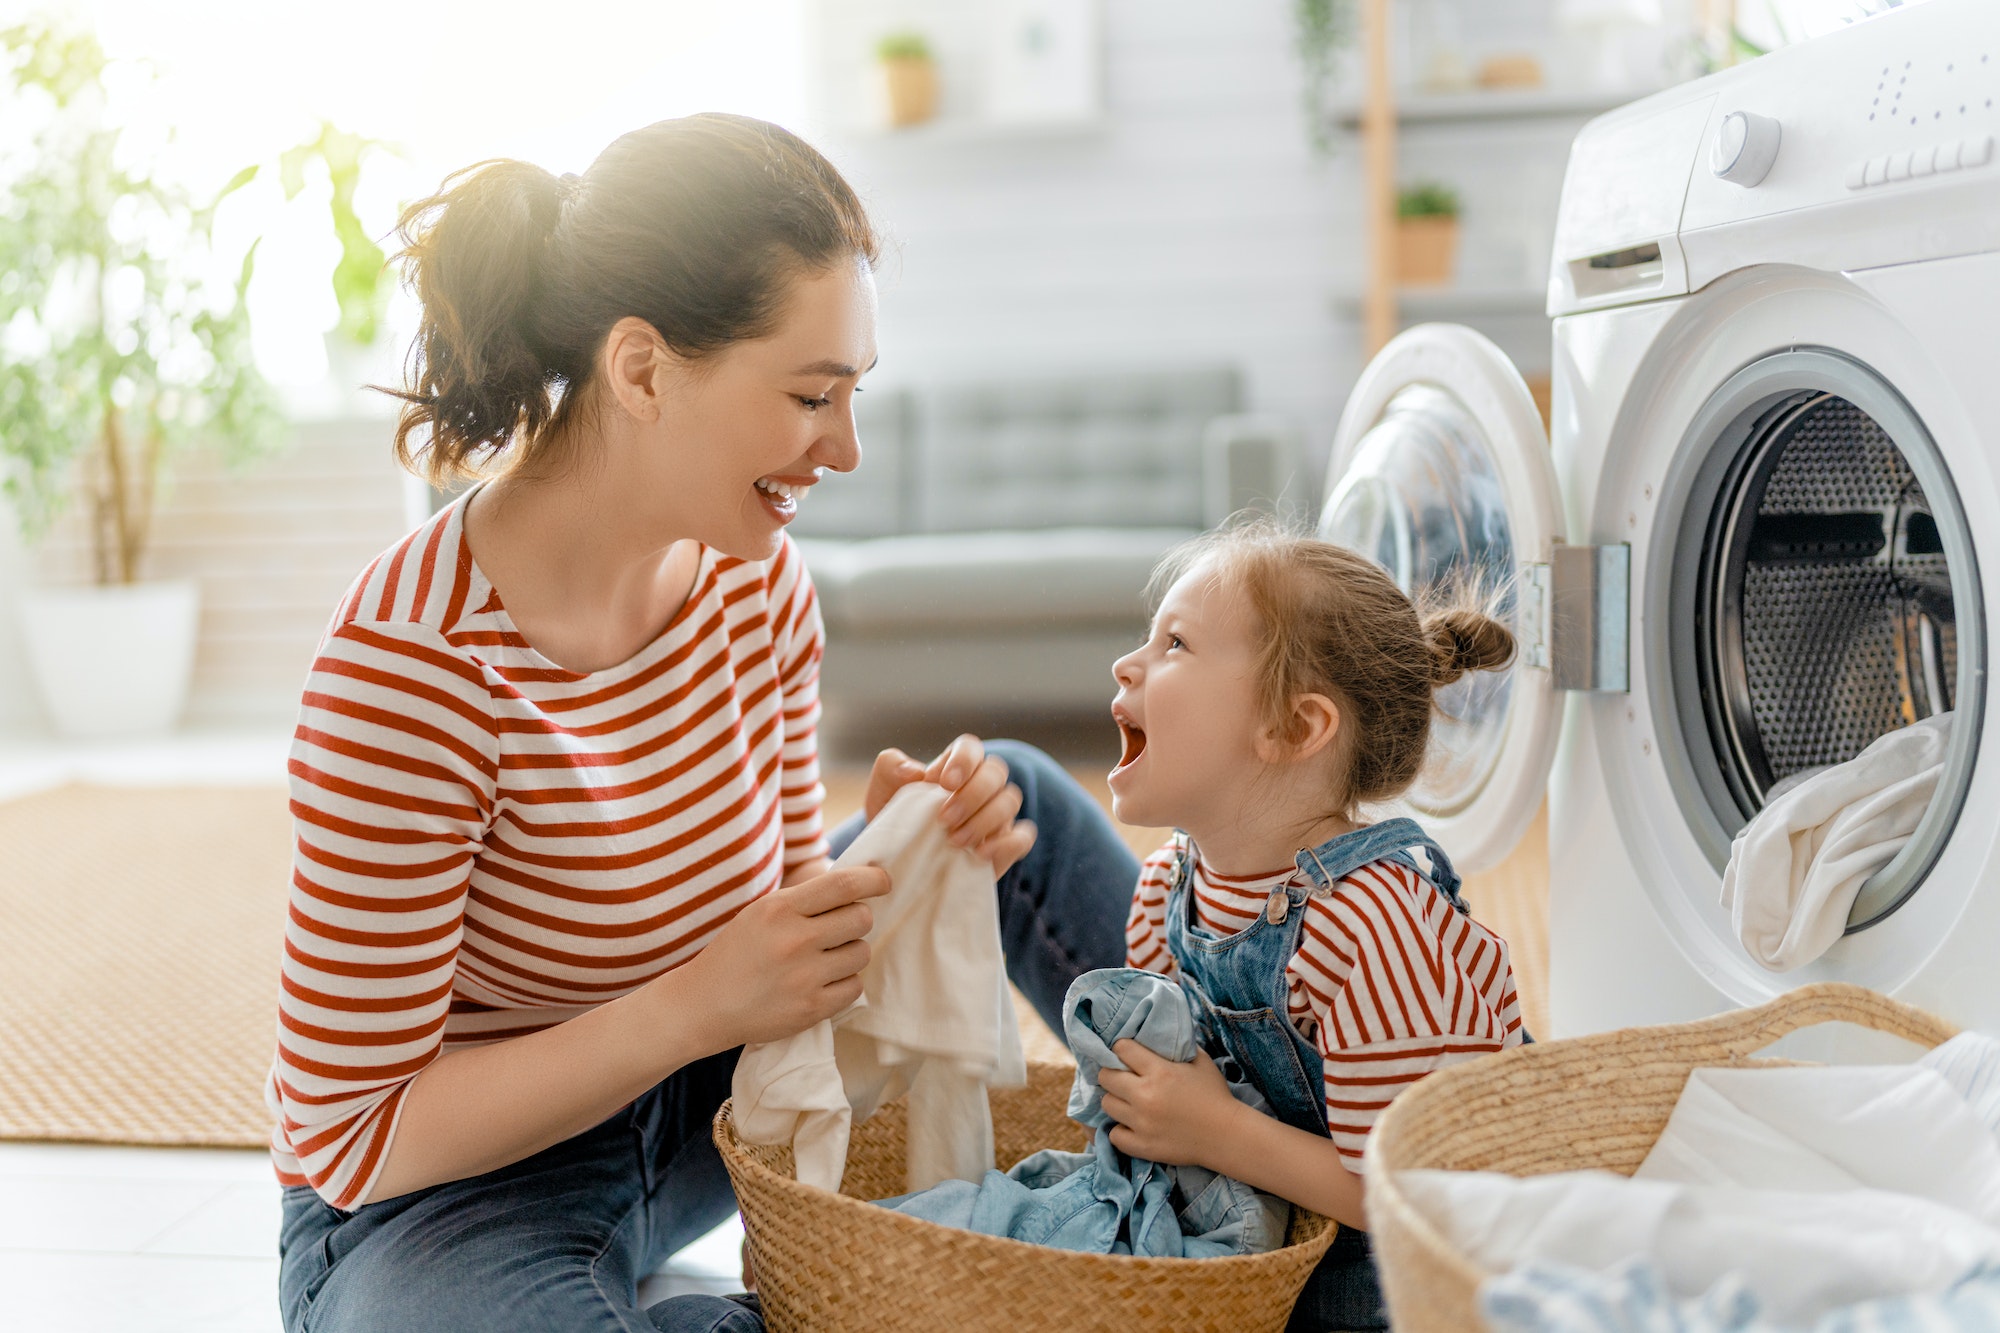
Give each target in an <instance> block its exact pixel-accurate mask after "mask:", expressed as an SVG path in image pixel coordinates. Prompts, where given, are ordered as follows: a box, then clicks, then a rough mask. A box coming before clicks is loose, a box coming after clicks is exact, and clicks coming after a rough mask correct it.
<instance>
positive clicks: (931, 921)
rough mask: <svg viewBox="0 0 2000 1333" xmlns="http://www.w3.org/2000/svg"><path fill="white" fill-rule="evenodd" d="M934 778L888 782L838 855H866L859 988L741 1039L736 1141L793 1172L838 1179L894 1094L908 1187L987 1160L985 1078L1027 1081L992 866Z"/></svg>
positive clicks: (983, 1166)
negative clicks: (798, 1020) (832, 1009)
mask: <svg viewBox="0 0 2000 1333" xmlns="http://www.w3.org/2000/svg"><path fill="white" fill-rule="evenodd" d="M947 795H948V794H947V793H946V792H945V791H944V790H943V789H942V788H940V787H937V786H934V785H932V784H930V783H927V782H918V783H912V784H910V785H909V786H907V787H905V788H903V789H902V790H901V791H899V792H897V793H896V795H895V797H894V798H893V799H891V800H890V802H889V804H888V805H887V806H886V807H885V808H884V809H883V810H882V812H881V813H880V814H878V815H877V816H876V817H875V819H874V821H873V822H872V823H870V824H869V825H868V827H867V828H865V829H863V830H862V831H861V836H860V837H858V838H856V839H855V840H854V844H853V846H851V847H849V848H848V849H847V851H846V852H845V853H843V854H842V855H841V858H840V860H839V862H838V864H840V865H844V866H845V865H869V864H873V865H880V866H882V867H884V868H885V869H887V870H888V872H889V877H890V879H891V881H892V887H891V889H890V891H889V893H888V895H887V896H886V897H882V898H876V899H873V900H871V904H870V905H871V906H872V908H873V909H874V914H875V927H874V929H873V930H871V931H869V932H868V937H867V938H868V943H869V947H870V949H871V953H870V955H869V959H868V966H867V967H865V968H864V969H862V973H861V986H862V994H861V998H860V999H859V1000H857V1001H855V1002H854V1004H852V1005H851V1006H849V1007H848V1008H847V1009H845V1010H843V1011H842V1012H841V1013H839V1014H836V1015H835V1016H834V1017H833V1018H831V1019H828V1020H826V1021H824V1022H821V1023H818V1024H815V1025H814V1026H813V1027H810V1028H807V1029H806V1030H805V1031H804V1032H801V1033H799V1034H798V1035H797V1036H796V1037H791V1038H788V1039H787V1040H785V1041H773V1042H763V1043H760V1044H757V1045H752V1046H746V1047H745V1048H744V1050H743V1055H742V1057H741V1058H740V1059H739V1060H738V1061H737V1064H736V1077H735V1080H734V1083H733V1086H732V1088H731V1095H732V1096H733V1098H734V1099H735V1118H736V1132H737V1133H738V1134H740V1135H741V1136H742V1137H743V1139H744V1141H745V1142H747V1143H789V1144H791V1145H792V1156H793V1161H794V1162H795V1164H796V1175H797V1177H798V1179H799V1180H801V1181H804V1182H805V1183H807V1184H809V1185H817V1186H819V1187H820V1188H821V1189H828V1190H832V1189H838V1188H839V1187H840V1178H841V1175H842V1174H843V1172H844V1171H845V1169H846V1166H847V1140H848V1134H849V1131H850V1128H851V1126H852V1125H853V1123H854V1122H855V1121H859V1120H866V1119H867V1118H868V1117H869V1116H871V1115H873V1114H875V1109H876V1107H878V1106H879V1105H881V1103H882V1102H884V1101H887V1100H888V1099H890V1098H892V1097H897V1096H900V1095H902V1094H903V1093H904V1092H908V1093H909V1095H910V1102H909V1137H908V1142H907V1149H906V1151H907V1159H906V1167H907V1171H908V1182H909V1188H910V1189H912V1190H919V1189H928V1188H929V1187H930V1186H932V1185H935V1184H937V1183H938V1182H939V1181H941V1180H952V1179H956V1180H978V1179H979V1178H980V1177H982V1176H983V1175H985V1174H986V1172H987V1171H988V1170H989V1169H990V1168H991V1167H992V1166H993V1117H992V1113H991V1111H990V1110H989V1109H988V1107H987V1102H986V1089H987V1087H988V1086H989V1085H997V1086H1002V1087H1019V1086H1020V1085H1021V1084H1023V1083H1025V1082H1026V1081H1027V1069H1026V1066H1025V1064H1024V1063H1023V1061H1022V1057H1021V1034H1020V1030H1019V1029H1018V1027H1016V1025H1015V1018H1014V1004H1013V998H1012V995H1011V993H1010V992H1009V990H1008V987H1007V971H1006V966H1005V962H1004V960H1003V958H1002V956H1001V953H1000V917H999V910H1000V909H999V901H998V899H997V897H996V896H995V894H994V887H993V868H992V867H991V866H990V865H988V864H987V863H986V862H985V861H983V860H981V859H980V858H979V857H977V856H975V855H973V854H972V853H971V852H968V851H965V850H963V849H962V848H958V847H954V846H952V845H951V843H950V841H949V840H948V839H947V838H946V836H945V832H944V827H943V825H942V824H940V823H939V821H938V817H937V815H938V809H939V807H940V806H942V805H943V804H944V802H945V800H946V798H947Z"/></svg>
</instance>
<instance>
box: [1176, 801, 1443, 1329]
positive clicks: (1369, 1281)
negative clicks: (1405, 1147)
mask: <svg viewBox="0 0 2000 1333" xmlns="http://www.w3.org/2000/svg"><path fill="white" fill-rule="evenodd" d="M1412 847H1421V848H1422V849H1423V850H1424V851H1425V852H1426V853H1427V855H1428V856H1429V858H1430V863H1431V869H1430V873H1429V874H1428V875H1427V876H1426V878H1427V879H1429V880H1430V882H1431V883H1432V884H1435V885H1436V886H1437V888H1438V891H1439V892H1441V893H1443V894H1444V896H1445V897H1446V898H1447V899H1448V900H1450V902H1451V905H1452V906H1453V907H1455V908H1457V909H1458V910H1459V911H1460V912H1461V913H1464V912H1466V910H1467V909H1466V906H1465V900H1464V899H1462V898H1460V897H1459V893H1458V884H1459V880H1458V875H1457V873H1456V872H1454V871H1453V870H1452V868H1451V862H1450V860H1448V859H1447V858H1446V856H1445V854H1444V851H1443V849H1442V848H1440V847H1439V846H1438V845H1437V844H1436V843H1435V842H1432V841H1431V839H1430V837H1429V835H1428V834H1426V833H1425V832H1424V831H1423V829H1421V828H1419V827H1418V826H1417V824H1416V822H1415V821H1414V820H1409V819H1390V820H1384V821H1383V822H1382V823H1380V824H1374V825H1371V826H1370V827H1368V828H1364V829H1356V830H1355V831H1354V832H1352V833H1343V834H1341V835H1340V836H1339V837H1337V838H1331V839H1328V840H1327V841H1326V842H1323V843H1321V844H1320V845H1319V846H1317V847H1311V848H1307V849H1305V850H1303V851H1301V852H1300V853H1299V854H1298V858H1297V862H1298V868H1299V872H1300V878H1302V879H1303V880H1304V881H1305V882H1304V883H1293V884H1288V885H1285V886H1283V887H1281V888H1278V889H1274V890H1272V893H1271V897H1270V899H1269V901H1268V902H1267V903H1266V905H1265V909H1264V912H1263V913H1262V914H1261V915H1260V916H1258V918H1257V919H1256V920H1255V921H1253V922H1251V923H1250V924H1249V925H1248V926H1245V927H1244V928H1243V929H1242V930H1239V931H1237V932H1236V933H1235V934H1233V935H1228V936H1216V935H1214V934H1211V933H1210V932H1209V931H1208V930H1206V929H1205V928H1203V927H1201V926H1199V925H1197V924H1196V923H1195V920H1194V895H1193V894H1192V893H1191V892H1190V891H1189V886H1188V856H1187V851H1186V849H1185V848H1183V849H1182V850H1181V852H1180V854H1179V857H1178V858H1177V860H1176V862H1175V865H1174V869H1173V878H1172V881H1171V883H1170V886H1169V889H1168V893H1167V948H1168V950H1169V951H1170V952H1171V953H1172V954H1173V956H1174V962H1175V963H1176V965H1178V967H1179V968H1180V976H1181V986H1182V989H1183V990H1185V991H1186V992H1187V996H1188V1002H1189V1004H1190V1005H1191V1006H1192V1007H1193V1010H1194V1013H1195V1021H1196V1026H1197V1029H1198V1032H1199V1036H1200V1040H1201V1043H1202V1046H1203V1048H1204V1049H1206V1050H1207V1051H1208V1053H1209V1056H1210V1057H1211V1058H1212V1059H1214V1060H1215V1062H1216V1063H1217V1064H1218V1065H1221V1066H1222V1067H1223V1071H1224V1073H1225V1074H1227V1075H1228V1076H1229V1077H1231V1078H1241V1079H1243V1080H1245V1081H1247V1082H1249V1083H1252V1084H1254V1085H1255V1086H1256V1087H1257V1089H1258V1090H1259V1091H1260V1092H1262V1093H1263V1094H1264V1096H1265V1098H1266V1099H1267V1100H1269V1102H1270V1103H1271V1110H1272V1113H1273V1114H1275V1115H1276V1116H1277V1117H1278V1119H1280V1120H1282V1121H1284V1122H1285V1123H1286V1124H1288V1125H1290V1126H1292V1127H1293V1128H1294V1129H1302V1130H1305V1131H1306V1132H1307V1133H1309V1134H1318V1135H1321V1136H1325V1135H1326V1132H1327V1128H1326V1085H1325V1082H1324V1068H1323V1066H1322V1064H1321V1062H1320V1058H1319V1051H1318V1049H1317V1048H1316V1047H1315V1046H1314V1045H1313V1043H1311V1042H1309V1041H1307V1040H1306V1039H1305V1038H1304V1037H1302V1036H1300V1035H1299V1031H1298V1029H1297V1028H1295V1027H1293V1026H1292V1022H1291V1018H1290V1016H1289V1013H1288V1010H1289V1000H1290V995H1289V985H1288V983H1287V981H1286V977H1285V969H1286V968H1287V967H1288V966H1289V965H1290V964H1291V961H1292V955H1293V954H1294V953H1297V952H1298V947H1299V931H1300V928H1301V927H1302V926H1303V925H1304V923H1305V915H1306V914H1305V903H1306V900H1307V899H1308V898H1324V897H1327V896H1328V895H1330V894H1332V893H1333V892H1334V891H1335V888H1336V886H1337V885H1338V884H1339V883H1340V881H1341V880H1342V879H1344V878H1345V877H1346V876H1348V875H1349V874H1351V873H1353V872H1354V871H1356V870H1358V869H1360V868H1361V867H1362V866H1365V865H1367V864H1369V863H1370V862H1373V861H1383V860H1387V861H1392V862H1394V863H1396V864H1398V865H1401V866H1405V867H1407V868H1408V869H1410V870H1415V871H1417V872H1418V873H1419V874H1422V873H1423V872H1422V871H1421V870H1418V867H1417V863H1416V861H1415V859H1414V858H1412V857H1411V856H1410V854H1409V851H1408V849H1409V848H1412ZM1231 1064H1233V1065H1235V1066H1236V1068H1235V1069H1231V1068H1230V1065H1231ZM1388 1326H1389V1325H1388V1317H1387V1316H1386V1315H1385V1314H1384V1313H1383V1310H1382V1295H1381V1290H1380V1288H1379V1287H1378V1286H1377V1284H1376V1281H1375V1264H1374V1260H1373V1259H1372V1258H1371V1257H1370V1254H1369V1248H1368V1235H1367V1233H1366V1232H1363V1231H1355V1230H1352V1229H1351V1228H1348V1227H1342V1228H1341V1229H1340V1232H1339V1234H1338V1235H1337V1236H1336V1237H1335V1238H1334V1242H1333V1245H1332V1247H1331V1248H1330V1249H1328V1250H1327V1253H1326V1257H1325V1258H1324V1259H1322V1260H1321V1261H1320V1265H1319V1267H1318V1268H1316V1269H1315V1270H1314V1271H1313V1275H1312V1277H1311V1279H1310V1280H1308V1281H1307V1283H1306V1287H1305V1291H1304V1292H1303V1293H1302V1294H1301V1295H1300V1297H1299V1302H1298V1305H1297V1306H1296V1307H1295V1308H1294V1310H1293V1313H1292V1322H1291V1324H1290V1325H1289V1327H1290V1328H1292V1329H1298V1330H1308V1329H1310V1330H1320V1329H1329V1328H1332V1329H1369V1328H1387V1327H1388Z"/></svg>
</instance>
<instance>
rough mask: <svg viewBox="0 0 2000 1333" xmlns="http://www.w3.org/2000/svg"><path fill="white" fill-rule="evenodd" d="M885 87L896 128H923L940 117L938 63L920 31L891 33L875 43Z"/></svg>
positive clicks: (891, 124)
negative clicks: (926, 123)
mask: <svg viewBox="0 0 2000 1333" xmlns="http://www.w3.org/2000/svg"><path fill="white" fill-rule="evenodd" d="M875 61H876V64H877V65H879V66H880V67H881V70H882V88H883V92H884V94H885V95H886V98H887V102H888V110H889V124H890V126H891V127H892V128H894V129H906V128H908V127H909V126H911V125H921V124H923V123H924V122H925V121H927V120H929V119H930V118H931V117H933V116H935V115H936V114H937V104H938V75H937V62H936V61H935V60H934V59H932V57H931V44H930V43H929V42H928V41H926V40H925V39H924V35H923V34H922V33H919V32H892V33H890V34H889V35H888V36H886V37H884V38H882V40H881V41H879V42H877V43H876V44H875Z"/></svg>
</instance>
